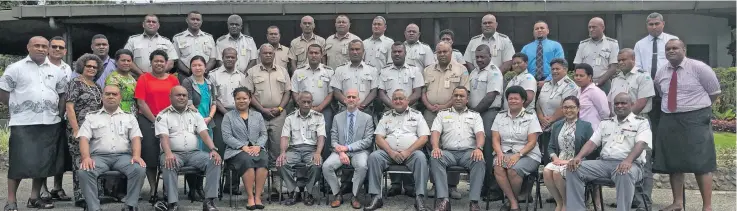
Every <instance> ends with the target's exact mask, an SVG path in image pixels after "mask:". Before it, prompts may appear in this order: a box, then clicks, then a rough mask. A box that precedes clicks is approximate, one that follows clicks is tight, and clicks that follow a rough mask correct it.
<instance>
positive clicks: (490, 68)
mask: <svg viewBox="0 0 737 211" xmlns="http://www.w3.org/2000/svg"><path fill="white" fill-rule="evenodd" d="M493 69H499V68H497V67H496V66H495V65H494V64H492V63H491V62H489V65H486V67H484V68H481V70H479V72H481V71H484V70H489V71H491V70H493Z"/></svg>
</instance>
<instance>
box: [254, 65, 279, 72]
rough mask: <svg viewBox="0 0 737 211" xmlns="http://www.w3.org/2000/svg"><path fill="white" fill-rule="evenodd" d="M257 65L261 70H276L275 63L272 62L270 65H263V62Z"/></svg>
mask: <svg viewBox="0 0 737 211" xmlns="http://www.w3.org/2000/svg"><path fill="white" fill-rule="evenodd" d="M258 66H259V68H260V69H261V70H262V71H267V72H269V71H276V65H274V63H271V67H266V66H264V63H261V64H258Z"/></svg>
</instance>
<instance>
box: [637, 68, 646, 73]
mask: <svg viewBox="0 0 737 211" xmlns="http://www.w3.org/2000/svg"><path fill="white" fill-rule="evenodd" d="M637 72H641V73H645V70H643V69H642V68H639V69H637Z"/></svg>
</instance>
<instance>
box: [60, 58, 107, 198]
mask: <svg viewBox="0 0 737 211" xmlns="http://www.w3.org/2000/svg"><path fill="white" fill-rule="evenodd" d="M102 64H103V63H102V60H101V59H100V58H99V57H97V56H95V55H93V54H85V55H83V56H82V57H80V58H79V60H77V62H76V64H75V66H76V68H75V71H76V72H77V74H79V76H77V77H76V78H73V79H71V80H70V81H69V84H67V95H66V96H67V99H66V102H67V103H66V112H67V120H68V124H67V136H68V138H69V152H70V153H71V154H72V160H73V162H72V163H73V164H74V170H75V171H76V170H78V169H79V165H80V163H81V162H82V157H81V155H80V152H79V141H78V140H77V139H76V137H77V132H79V127H80V126H81V125H82V123H83V122H84V119H85V117H86V116H87V114H88V113H89V112H93V111H97V110H100V109H101V108H102V89H101V88H100V86H98V85H97V84H96V83H95V80H97V78H98V77H100V74H101V73H102V68H103V67H102ZM72 178H73V184H72V185H73V188H74V204H75V206H79V207H83V205H84V198H83V196H82V192H81V191H80V189H79V178H78V177H77V174H73V177H72Z"/></svg>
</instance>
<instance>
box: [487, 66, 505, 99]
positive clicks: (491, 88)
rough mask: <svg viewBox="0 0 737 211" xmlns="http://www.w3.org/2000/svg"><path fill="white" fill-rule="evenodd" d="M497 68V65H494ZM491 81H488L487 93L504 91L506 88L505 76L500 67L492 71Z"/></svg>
mask: <svg viewBox="0 0 737 211" xmlns="http://www.w3.org/2000/svg"><path fill="white" fill-rule="evenodd" d="M494 68H496V67H494ZM490 74H491V76H490V80H489V83H486V93H489V92H497V93H502V92H503V90H504V76H502V73H501V71H499V70H498V69H497V70H495V71H491V73H490Z"/></svg>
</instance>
